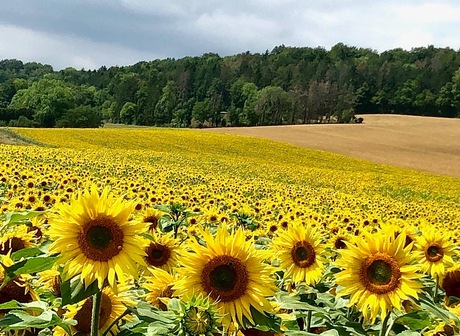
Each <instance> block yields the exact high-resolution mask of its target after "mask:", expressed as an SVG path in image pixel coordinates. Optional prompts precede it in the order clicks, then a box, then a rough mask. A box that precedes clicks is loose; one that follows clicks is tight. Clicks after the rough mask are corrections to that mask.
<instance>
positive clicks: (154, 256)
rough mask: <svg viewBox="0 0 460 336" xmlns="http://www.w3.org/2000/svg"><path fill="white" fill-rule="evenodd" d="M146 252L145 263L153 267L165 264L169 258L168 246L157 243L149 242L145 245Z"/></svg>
mask: <svg viewBox="0 0 460 336" xmlns="http://www.w3.org/2000/svg"><path fill="white" fill-rule="evenodd" d="M146 252H147V257H146V260H147V263H148V264H149V265H150V266H153V267H161V266H164V265H166V264H167V263H168V260H169V258H170V257H171V250H170V248H169V247H168V246H166V245H163V244H159V243H151V244H150V245H149V247H147V250H146Z"/></svg>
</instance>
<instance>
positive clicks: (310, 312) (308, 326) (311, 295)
mask: <svg viewBox="0 0 460 336" xmlns="http://www.w3.org/2000/svg"><path fill="white" fill-rule="evenodd" d="M308 298H309V299H311V300H313V298H314V294H313V293H310V294H308ZM312 314H313V311H312V310H311V309H310V310H309V311H308V313H307V326H306V327H307V328H306V329H307V332H310V327H311V317H312Z"/></svg>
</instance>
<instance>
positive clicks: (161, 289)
mask: <svg viewBox="0 0 460 336" xmlns="http://www.w3.org/2000/svg"><path fill="white" fill-rule="evenodd" d="M144 279H145V283H143V284H142V287H143V288H145V289H146V290H147V293H146V295H145V299H146V301H147V302H148V303H150V304H151V305H152V306H154V307H157V308H159V309H161V310H167V303H168V301H169V299H170V298H172V297H173V295H174V290H173V289H172V288H173V284H174V281H175V278H174V277H173V276H172V275H171V274H170V273H168V272H166V271H164V270H162V269H159V268H156V269H154V270H152V275H151V276H145V277H144Z"/></svg>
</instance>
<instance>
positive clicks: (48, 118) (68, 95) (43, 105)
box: [9, 77, 75, 127]
mask: <svg viewBox="0 0 460 336" xmlns="http://www.w3.org/2000/svg"><path fill="white" fill-rule="evenodd" d="M74 105H75V102H74V90H72V87H71V86H69V85H67V84H66V83H64V82H63V81H61V80H59V79H53V78H49V77H45V78H43V79H41V80H39V81H38V82H35V83H33V84H32V85H31V86H30V87H29V88H27V89H23V90H19V91H18V92H17V93H16V94H15V95H14V97H13V100H12V101H11V104H10V105H9V107H10V108H30V109H34V110H35V111H36V112H35V115H34V120H35V121H37V122H38V124H39V125H40V126H43V127H53V126H54V125H55V124H56V121H57V120H58V119H59V118H61V116H62V115H63V114H64V113H65V112H66V111H67V110H69V109H71V108H73V107H74Z"/></svg>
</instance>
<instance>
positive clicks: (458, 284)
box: [439, 267, 460, 301]
mask: <svg viewBox="0 0 460 336" xmlns="http://www.w3.org/2000/svg"><path fill="white" fill-rule="evenodd" d="M439 284H440V286H441V288H442V289H444V291H445V292H446V299H447V301H449V297H451V296H454V297H457V298H460V268H458V267H456V268H452V269H450V270H449V271H447V272H446V273H445V274H444V275H443V276H442V279H441V280H440V282H439Z"/></svg>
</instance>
